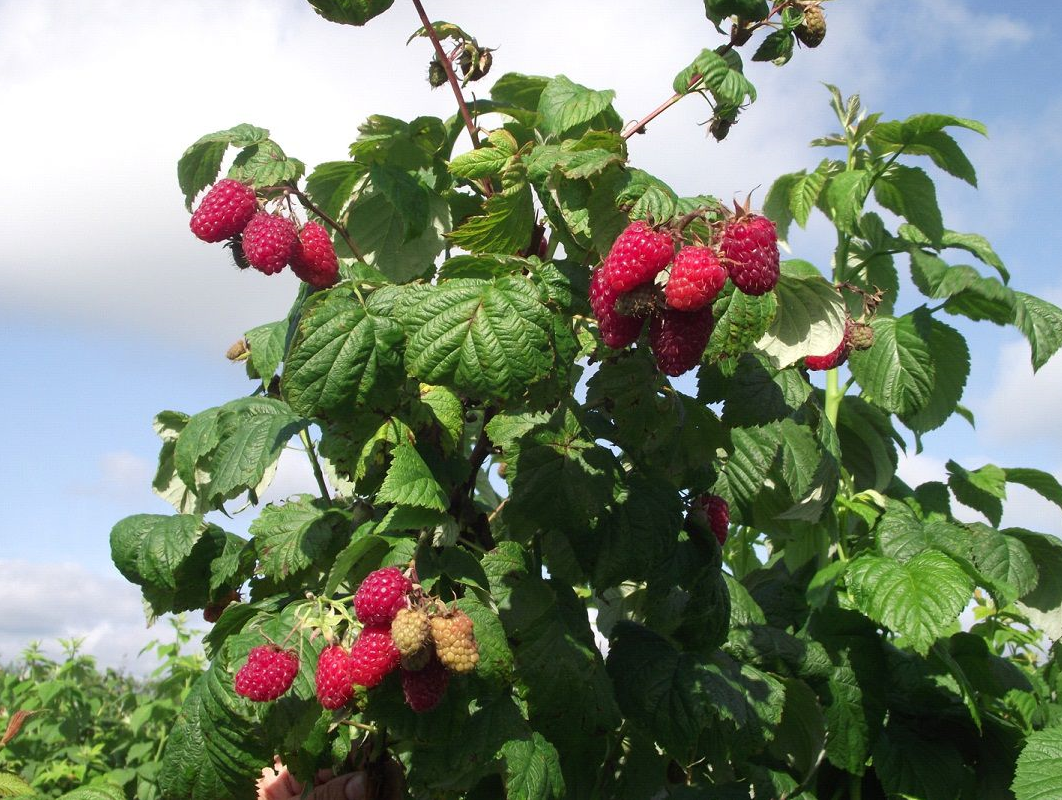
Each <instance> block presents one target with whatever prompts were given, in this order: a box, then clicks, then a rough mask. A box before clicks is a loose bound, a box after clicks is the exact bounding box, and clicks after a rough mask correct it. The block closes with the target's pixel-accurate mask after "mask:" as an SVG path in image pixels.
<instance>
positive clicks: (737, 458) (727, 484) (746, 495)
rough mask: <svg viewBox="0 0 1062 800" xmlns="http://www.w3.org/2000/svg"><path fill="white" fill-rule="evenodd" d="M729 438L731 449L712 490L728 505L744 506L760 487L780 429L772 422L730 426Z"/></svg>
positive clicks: (759, 490) (777, 446) (750, 500)
mask: <svg viewBox="0 0 1062 800" xmlns="http://www.w3.org/2000/svg"><path fill="white" fill-rule="evenodd" d="M730 438H731V441H732V450H731V452H730V454H729V456H728V458H727V460H726V463H725V464H724V465H723V468H722V470H721V472H720V476H719V481H718V482H717V484H716V488H715V492H716V494H720V495H722V496H723V497H724V498H725V499H726V500H727V502H729V503H731V504H732V505H733V504H737V505H738V506H740V507H745V508H748V507H750V506H751V504H752V502H753V501H754V499H755V498H756V497H757V496H758V495H759V494H760V492H762V491H763V483H764V480H765V479H766V477H767V473H768V472H769V471H770V469H771V466H772V465H773V464H774V459H775V456H776V455H777V454H778V449H779V448H780V447H781V444H782V438H781V433H780V431H779V429H778V428H777V426H774V425H765V426H763V427H760V428H734V429H733V430H732V431H731V432H730Z"/></svg>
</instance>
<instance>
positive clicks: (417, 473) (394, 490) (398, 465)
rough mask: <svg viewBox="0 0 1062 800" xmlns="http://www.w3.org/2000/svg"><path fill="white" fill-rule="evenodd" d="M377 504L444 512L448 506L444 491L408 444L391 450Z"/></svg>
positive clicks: (377, 496) (414, 449)
mask: <svg viewBox="0 0 1062 800" xmlns="http://www.w3.org/2000/svg"><path fill="white" fill-rule="evenodd" d="M376 500H377V502H379V503H394V504H395V505H403V506H416V507H418V508H432V509H435V510H436V511H446V509H447V508H448V507H449V505H450V503H449V500H448V499H447V497H446V492H444V491H443V488H442V487H441V486H440V485H439V482H438V481H437V480H435V476H434V475H432V473H431V468H430V467H428V465H427V464H426V463H425V462H424V459H423V458H421V456H420V453H418V452H417V449H416V448H415V447H414V446H413V445H411V444H410V443H409V442H402V443H401V444H399V445H398V446H397V447H396V448H395V449H394V451H393V454H392V459H391V466H390V467H388V469H387V477H386V478H384V482H383V485H382V486H381V487H380V490H379V491H378V492H377V493H376Z"/></svg>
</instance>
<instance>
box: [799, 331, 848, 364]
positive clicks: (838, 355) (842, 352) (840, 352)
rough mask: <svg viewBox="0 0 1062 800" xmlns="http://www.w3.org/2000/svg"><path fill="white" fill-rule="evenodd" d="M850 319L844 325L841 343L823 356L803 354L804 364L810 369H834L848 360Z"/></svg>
mask: <svg viewBox="0 0 1062 800" xmlns="http://www.w3.org/2000/svg"><path fill="white" fill-rule="evenodd" d="M851 335H852V321H851V320H848V321H846V322H845V325H844V335H843V336H841V343H840V344H839V345H837V347H835V348H834V349H833V350H831V351H830V352H829V353H827V354H826V355H824V356H805V357H804V366H805V367H807V368H808V369H812V370H826V369H834V368H835V367H839V366H841V364H843V363H844V362H845V361H847V360H848V354H849V353H850V352H852V340H851Z"/></svg>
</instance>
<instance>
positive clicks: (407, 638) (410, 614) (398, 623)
mask: <svg viewBox="0 0 1062 800" xmlns="http://www.w3.org/2000/svg"><path fill="white" fill-rule="evenodd" d="M391 638H392V639H393V640H394V642H395V647H397V648H398V652H399V653H401V654H402V656H403V657H405V656H412V655H415V654H416V653H419V652H420V651H421V650H424V649H425V648H426V647H427V645H428V644H429V643H430V642H431V620H430V619H428V615H427V614H425V613H424V612H423V611H422V610H421V609H419V608H403V609H401V610H400V611H399V612H398V613H397V614H395V619H394V622H392V623H391Z"/></svg>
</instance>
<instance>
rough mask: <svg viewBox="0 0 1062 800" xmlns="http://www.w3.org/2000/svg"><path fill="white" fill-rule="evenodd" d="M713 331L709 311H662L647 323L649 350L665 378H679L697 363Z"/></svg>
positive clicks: (710, 311)
mask: <svg viewBox="0 0 1062 800" xmlns="http://www.w3.org/2000/svg"><path fill="white" fill-rule="evenodd" d="M714 327H715V318H714V317H713V316H712V307H711V306H708V307H707V308H702V309H701V310H700V311H675V310H673V309H670V308H669V309H666V310H664V312H663V313H661V314H658V315H656V316H655V317H653V318H652V320H650V322H649V347H650V348H651V349H652V351H653V355H654V356H655V357H656V365H657V366H658V367H659V368H660V371H661V372H663V373H664V374H665V375H671V376H675V375H681V374H682V373H684V372H689V371H690V370H691V369H693V368H694V367H696V366H697V365H698V364H700V363H701V356H702V355H704V348H705V347H707V346H708V337H709V336H711V335H712V328H714Z"/></svg>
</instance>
